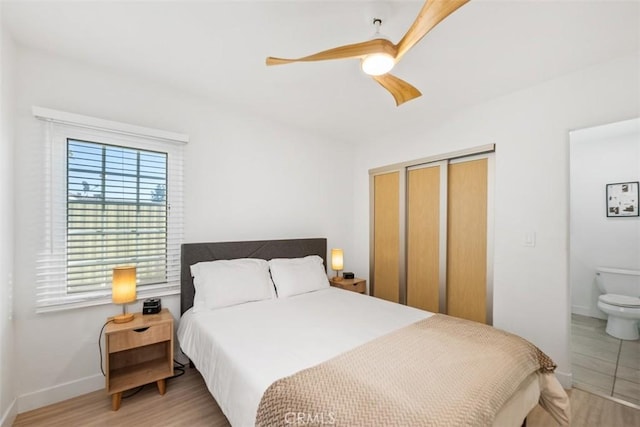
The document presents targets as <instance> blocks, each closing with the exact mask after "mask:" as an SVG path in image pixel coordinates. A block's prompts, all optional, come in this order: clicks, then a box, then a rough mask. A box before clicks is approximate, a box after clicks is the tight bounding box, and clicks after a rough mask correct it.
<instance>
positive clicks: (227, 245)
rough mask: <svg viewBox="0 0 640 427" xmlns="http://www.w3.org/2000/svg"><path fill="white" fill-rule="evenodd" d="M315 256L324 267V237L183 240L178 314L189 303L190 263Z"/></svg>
mask: <svg viewBox="0 0 640 427" xmlns="http://www.w3.org/2000/svg"><path fill="white" fill-rule="evenodd" d="M307 255H318V256H320V257H321V258H322V260H323V261H324V266H325V270H326V267H327V239H324V238H322V239H289V240H260V241H246V242H215V243H184V244H183V245H182V253H181V257H180V260H181V266H180V287H181V291H180V313H181V314H182V313H184V312H185V311H187V310H188V309H189V308H191V307H192V306H193V296H194V294H195V288H194V287H193V278H192V277H191V266H192V265H193V264H196V263H198V262H202V261H215V260H218V259H236V258H261V259H266V260H270V259H272V258H299V257H303V256H307Z"/></svg>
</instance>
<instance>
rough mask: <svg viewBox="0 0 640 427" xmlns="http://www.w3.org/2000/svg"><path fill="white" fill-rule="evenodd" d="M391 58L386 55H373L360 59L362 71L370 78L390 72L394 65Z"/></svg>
mask: <svg viewBox="0 0 640 427" xmlns="http://www.w3.org/2000/svg"><path fill="white" fill-rule="evenodd" d="M395 64H396V63H395V59H393V56H391V55H389V54H386V53H373V54H371V55H367V56H365V57H364V59H362V64H361V66H362V71H364V72H365V74H368V75H370V76H381V75H383V74H386V73H388V72H389V71H391V69H392V68H393V66H394V65H395Z"/></svg>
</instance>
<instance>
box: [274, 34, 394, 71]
mask: <svg viewBox="0 0 640 427" xmlns="http://www.w3.org/2000/svg"><path fill="white" fill-rule="evenodd" d="M372 53H388V54H389V55H391V56H393V57H395V56H396V46H395V45H394V44H393V43H391V42H390V41H389V40H386V39H374V40H368V41H366V42H361V43H354V44H348V45H345V46H340V47H336V48H333V49H329V50H324V51H322V52H318V53H314V54H313V55H309V56H304V57H302V58H296V59H286V58H274V57H271V56H269V57H268V58H267V65H281V64H289V63H292V62H311V61H326V60H330V59H349V58H361V57H363V56H365V55H369V54H372Z"/></svg>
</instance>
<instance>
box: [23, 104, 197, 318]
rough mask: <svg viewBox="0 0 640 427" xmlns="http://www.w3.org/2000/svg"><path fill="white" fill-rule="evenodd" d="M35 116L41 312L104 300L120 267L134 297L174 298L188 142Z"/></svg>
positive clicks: (78, 119)
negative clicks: (132, 269) (39, 146)
mask: <svg viewBox="0 0 640 427" xmlns="http://www.w3.org/2000/svg"><path fill="white" fill-rule="evenodd" d="M43 112H44V113H43ZM34 115H36V117H39V118H43V119H45V120H46V121H47V123H45V133H46V134H47V135H46V137H45V138H44V139H45V142H46V146H45V150H46V152H47V156H46V158H47V161H46V165H45V180H46V182H45V189H46V191H45V200H44V201H43V205H44V206H43V208H44V210H45V221H46V224H45V230H46V233H45V236H44V239H43V242H42V247H41V249H42V250H41V252H40V254H39V257H38V274H37V277H38V287H37V299H38V301H37V306H38V311H51V310H58V309H62V308H70V307H76V306H87V305H95V304H102V303H105V302H109V301H110V300H111V275H112V269H113V267H116V266H122V265H135V266H136V267H137V282H138V283H137V285H138V289H137V290H138V298H145V297H148V296H161V295H167V294H172V293H177V292H179V289H180V285H179V280H180V244H181V243H182V234H183V226H182V222H183V208H182V169H183V167H182V145H183V144H182V143H181V142H186V141H187V139H188V138H187V137H186V136H184V135H178V134H173V133H168V132H166V133H165V132H163V131H158V130H154V129H145V128H140V127H135V126H131V125H125V124H120V123H114V122H106V121H102V120H99V119H93V118H90V117H85V116H78V115H71V114H67V113H63V112H57V111H52V110H44V109H38V108H37V107H34ZM52 116H53V117H52ZM106 129H109V130H106Z"/></svg>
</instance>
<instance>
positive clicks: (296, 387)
mask: <svg viewBox="0 0 640 427" xmlns="http://www.w3.org/2000/svg"><path fill="white" fill-rule="evenodd" d="M554 369H555V365H554V363H553V361H551V359H550V358H549V357H548V356H547V355H545V354H544V353H543V352H542V351H540V350H539V349H538V348H537V347H535V346H534V345H533V344H531V343H529V342H528V341H526V340H524V339H522V338H520V337H518V336H515V335H512V334H509V333H507V332H504V331H500V330H498V329H495V328H492V327H490V326H486V325H482V324H479V323H475V322H469V321H466V320H462V319H457V318H454V317H450V316H445V315H440V314H437V315H434V316H432V317H429V318H427V319H425V320H422V321H419V322H417V323H414V324H412V325H409V326H407V327H405V328H402V329H400V330H398V331H395V332H393V333H391V334H388V335H385V336H383V337H380V338H378V339H376V340H373V341H371V342H368V343H366V344H364V345H362V346H360V347H357V348H355V349H353V350H351V351H348V352H346V353H344V354H341V355H339V356H337V357H335V358H333V359H331V360H328V361H326V362H324V363H321V364H320V365H317V366H315V367H312V368H309V369H306V370H304V371H300V372H298V373H296V374H294V375H292V376H290V377H286V378H282V379H280V380H278V381H276V382H275V383H273V384H272V385H271V386H270V387H269V388H268V389H267V391H266V392H265V393H264V395H263V396H262V400H261V402H260V405H259V407H258V414H257V418H256V425H260V426H291V425H325V424H327V425H339V426H380V425H393V426H400V425H402V426H472V425H473V426H488V425H491V424H492V422H493V419H494V417H495V415H496V413H497V412H498V410H499V409H500V408H501V407H502V405H503V404H504V403H505V402H506V401H507V400H508V399H509V397H510V396H511V395H512V394H513V393H514V391H515V390H516V389H517V388H518V386H519V385H520V383H521V382H522V381H523V380H524V379H525V378H526V377H527V376H529V375H530V374H531V373H533V372H536V371H540V372H553V370H554ZM561 393H564V391H561ZM565 396H566V395H565ZM567 402H568V401H567ZM564 403H565V404H566V405H568V404H567V403H566V402H564ZM567 410H568V406H565V408H563V409H561V410H558V413H560V418H566V420H560V421H563V423H564V422H568V413H566V411H567Z"/></svg>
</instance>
